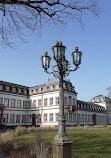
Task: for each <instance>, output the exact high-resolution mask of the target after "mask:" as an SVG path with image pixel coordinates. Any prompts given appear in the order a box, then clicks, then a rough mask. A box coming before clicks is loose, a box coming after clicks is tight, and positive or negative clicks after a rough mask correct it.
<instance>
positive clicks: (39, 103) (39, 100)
mask: <svg viewBox="0 0 111 158" xmlns="http://www.w3.org/2000/svg"><path fill="white" fill-rule="evenodd" d="M40 106H41V99H38V107H40Z"/></svg>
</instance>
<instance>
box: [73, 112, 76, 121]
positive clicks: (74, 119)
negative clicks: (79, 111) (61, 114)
mask: <svg viewBox="0 0 111 158" xmlns="http://www.w3.org/2000/svg"><path fill="white" fill-rule="evenodd" d="M73 122H76V114H75V113H73Z"/></svg>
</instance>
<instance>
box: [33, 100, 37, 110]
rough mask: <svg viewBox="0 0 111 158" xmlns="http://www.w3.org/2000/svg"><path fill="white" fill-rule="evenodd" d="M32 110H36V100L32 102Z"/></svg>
mask: <svg viewBox="0 0 111 158" xmlns="http://www.w3.org/2000/svg"><path fill="white" fill-rule="evenodd" d="M33 108H36V100H33Z"/></svg>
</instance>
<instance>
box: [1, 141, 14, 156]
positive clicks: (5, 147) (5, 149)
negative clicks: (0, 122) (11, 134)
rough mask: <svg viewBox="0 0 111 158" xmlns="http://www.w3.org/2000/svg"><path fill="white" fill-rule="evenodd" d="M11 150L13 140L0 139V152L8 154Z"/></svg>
mask: <svg viewBox="0 0 111 158" xmlns="http://www.w3.org/2000/svg"><path fill="white" fill-rule="evenodd" d="M13 150H14V148H13V141H7V142H5V141H0V153H2V154H3V155H6V156H9V155H10V154H11V151H13Z"/></svg>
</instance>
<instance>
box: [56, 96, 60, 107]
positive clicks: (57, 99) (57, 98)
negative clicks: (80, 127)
mask: <svg viewBox="0 0 111 158" xmlns="http://www.w3.org/2000/svg"><path fill="white" fill-rule="evenodd" d="M56 105H59V97H56Z"/></svg>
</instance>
